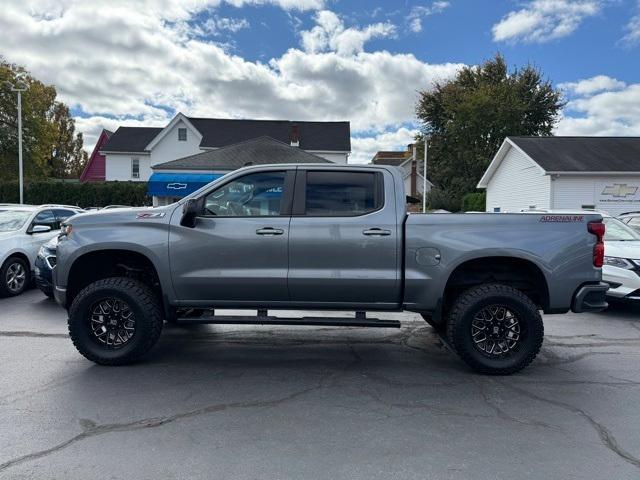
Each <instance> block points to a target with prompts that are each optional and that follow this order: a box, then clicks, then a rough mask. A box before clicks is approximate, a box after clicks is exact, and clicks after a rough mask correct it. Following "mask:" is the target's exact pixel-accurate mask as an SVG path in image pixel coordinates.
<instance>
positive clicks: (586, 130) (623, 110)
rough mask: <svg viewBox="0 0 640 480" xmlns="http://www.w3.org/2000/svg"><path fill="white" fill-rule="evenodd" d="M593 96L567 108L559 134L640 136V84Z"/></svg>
mask: <svg viewBox="0 0 640 480" xmlns="http://www.w3.org/2000/svg"><path fill="white" fill-rule="evenodd" d="M578 83H580V82H578ZM620 83H622V82H620ZM590 93H591V92H588V93H586V94H585V96H579V97H577V98H575V99H572V100H571V101H570V102H569V103H568V104H567V106H566V107H565V110H564V112H563V117H562V119H561V120H560V122H559V124H558V128H557V131H556V134H558V135H595V136H607V135H608V136H640V83H636V84H632V85H627V86H625V87H617V89H616V90H614V91H600V92H599V93H596V94H594V95H591V94H590Z"/></svg>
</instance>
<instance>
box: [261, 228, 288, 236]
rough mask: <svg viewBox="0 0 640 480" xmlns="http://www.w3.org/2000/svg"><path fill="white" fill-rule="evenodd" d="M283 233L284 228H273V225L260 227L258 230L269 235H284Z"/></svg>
mask: <svg viewBox="0 0 640 480" xmlns="http://www.w3.org/2000/svg"><path fill="white" fill-rule="evenodd" d="M283 233H284V230H282V229H281V228H273V227H265V228H259V229H258V230H256V234H258V235H266V236H268V237H270V236H272V235H282V234H283Z"/></svg>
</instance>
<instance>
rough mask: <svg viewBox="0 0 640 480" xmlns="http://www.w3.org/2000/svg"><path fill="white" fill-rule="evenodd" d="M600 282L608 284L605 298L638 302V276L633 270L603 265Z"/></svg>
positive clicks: (639, 283) (639, 277) (639, 295)
mask: <svg viewBox="0 0 640 480" xmlns="http://www.w3.org/2000/svg"><path fill="white" fill-rule="evenodd" d="M602 280H604V281H605V282H607V283H608V284H609V291H608V292H607V296H609V297H611V298H626V299H630V300H640V275H639V274H638V272H637V271H636V270H635V269H633V270H629V269H626V268H619V267H612V266H610V265H605V266H604V267H602Z"/></svg>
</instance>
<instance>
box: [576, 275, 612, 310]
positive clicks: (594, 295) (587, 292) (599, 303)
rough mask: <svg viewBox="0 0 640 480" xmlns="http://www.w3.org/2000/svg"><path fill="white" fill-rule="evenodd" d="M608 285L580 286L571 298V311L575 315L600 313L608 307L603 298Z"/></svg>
mask: <svg viewBox="0 0 640 480" xmlns="http://www.w3.org/2000/svg"><path fill="white" fill-rule="evenodd" d="M608 289H609V284H608V283H605V282H599V283H587V284H585V285H582V286H581V287H580V288H578V290H577V291H576V293H575V295H574V296H573V302H571V310H572V311H573V312H575V313H582V312H601V311H602V310H604V309H605V308H607V307H608V306H609V304H608V303H607V302H606V300H605V298H606V296H607V290H608Z"/></svg>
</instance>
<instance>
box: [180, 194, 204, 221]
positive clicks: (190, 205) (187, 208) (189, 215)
mask: <svg viewBox="0 0 640 480" xmlns="http://www.w3.org/2000/svg"><path fill="white" fill-rule="evenodd" d="M203 202H204V199H203V198H190V199H189V200H187V203H185V204H184V205H183V206H182V218H181V219H180V225H182V226H183V227H189V228H194V227H195V226H196V223H197V219H198V215H199V214H200V213H202V206H203Z"/></svg>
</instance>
